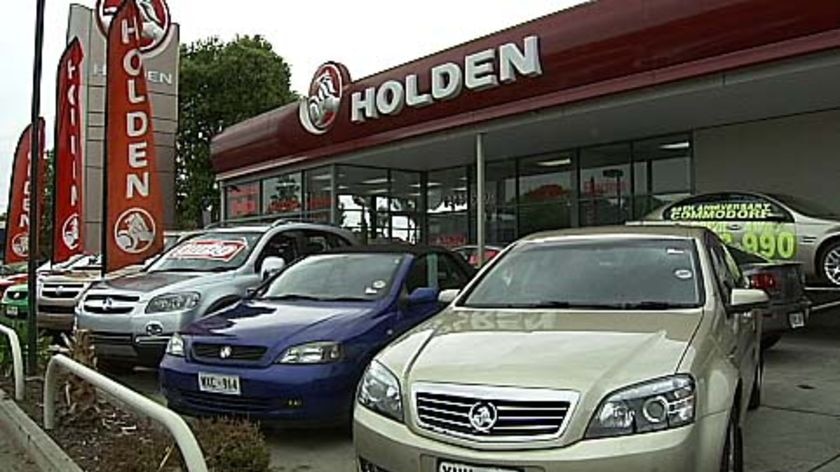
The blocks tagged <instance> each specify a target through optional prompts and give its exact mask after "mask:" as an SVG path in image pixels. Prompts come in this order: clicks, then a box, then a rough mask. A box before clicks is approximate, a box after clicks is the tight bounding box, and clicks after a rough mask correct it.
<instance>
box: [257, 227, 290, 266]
mask: <svg viewBox="0 0 840 472" xmlns="http://www.w3.org/2000/svg"><path fill="white" fill-rule="evenodd" d="M298 255H299V251H298V248H297V238H296V237H295V234H294V233H293V232H290V231H283V232H281V233H277V234H275V235H274V236H272V237H271V239H270V240H269V241H268V243H267V244H266V245H265V247H264V248H263V250H262V252H261V253H260V256H259V257H258V258H257V265H256V270H257V271H258V272H259V271H260V270H261V269H262V263H263V261H265V260H266V259H267V258H269V257H280V258H282V259H283V260H284V261H286V264H291V263H292V262H294V261H295V260H296V259H297V258H298Z"/></svg>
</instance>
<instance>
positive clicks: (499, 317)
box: [7, 222, 809, 472]
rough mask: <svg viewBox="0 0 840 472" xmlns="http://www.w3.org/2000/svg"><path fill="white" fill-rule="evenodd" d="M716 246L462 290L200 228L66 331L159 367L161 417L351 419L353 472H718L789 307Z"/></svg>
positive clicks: (571, 257) (540, 261) (265, 237)
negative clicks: (766, 345)
mask: <svg viewBox="0 0 840 472" xmlns="http://www.w3.org/2000/svg"><path fill="white" fill-rule="evenodd" d="M704 226H708V225H704ZM725 240H726V238H723V239H722V237H721V236H718V235H717V234H715V232H713V231H710V230H709V229H706V228H702V227H697V226H696V225H684V224H673V223H669V224H663V223H646V224H641V225H633V226H616V227H603V228H588V229H577V230H568V231H559V232H548V233H540V234H536V235H531V236H528V237H526V238H523V239H522V240H520V241H517V242H514V243H512V244H511V245H509V246H508V247H506V248H504V249H503V248H496V247H493V248H490V250H491V252H490V253H489V254H488V252H487V251H486V250H485V253H484V255H483V256H484V257H483V258H484V259H486V260H490V262H489V264H487V265H486V266H485V267H484V268H482V269H481V270H480V271H479V272H478V274H477V275H476V272H475V269H474V268H473V267H472V265H471V264H470V263H475V262H477V259H478V257H477V254H478V251H477V249H474V248H465V250H464V251H461V252H462V253H463V254H466V255H465V256H459V254H458V253H456V252H451V251H448V250H445V249H442V248H435V247H422V246H413V245H404V244H403V245H376V246H359V245H358V244H357V242H356V241H355V240H354V238H353V236H352V235H351V234H350V233H348V232H346V231H344V230H342V229H338V228H335V227H332V226H329V225H318V224H309V223H300V222H297V223H292V222H278V223H275V224H272V225H266V226H243V227H235V228H218V229H210V230H205V231H202V232H198V233H195V234H191V235H190V237H189V238H185V239H183V240H181V241H180V242H179V243H177V244H175V245H174V246H173V247H172V248H171V249H169V250H168V251H166V252H165V253H163V254H162V255H160V256H159V257H157V258H156V259H155V260H153V261H150V262H149V263H148V264H147V265H146V266H145V267H143V268H140V269H138V270H137V271H136V272H134V273H130V274H122V275H116V276H109V277H107V278H105V279H104V280H97V281H92V282H91V283H90V285H89V287H86V289H85V290H84V291H83V293H81V295H79V296H78V301H77V303H76V304H75V314H74V315H75V324H76V326H77V328H79V329H86V330H89V331H91V332H92V335H93V336H92V337H93V340H94V343H95V345H96V352H97V356H98V358H99V362H100V366H101V367H103V368H105V369H112V370H115V369H116V370H121V369H128V368H132V367H134V366H137V365H145V366H157V367H159V378H160V387H161V391H162V393H163V394H164V396H165V398H166V399H167V402H168V404H169V406H170V408H172V409H174V410H176V411H179V412H182V413H185V414H190V415H196V416H204V415H237V416H239V415H241V416H247V417H250V418H253V419H257V420H261V421H272V422H280V423H281V424H286V425H318V426H321V425H329V424H343V423H347V422H348V420H350V418H352V422H353V428H354V442H355V446H356V451H357V454H358V457H357V460H358V464H359V467H360V469H361V470H363V471H393V472H396V471H401V470H421V471H436V472H446V471H454V470H457V471H470V472H488V471H493V472H517V471H523V470H529V469H535V470H536V469H539V470H545V471H554V470H570V469H573V470H584V471H585V470H611V469H613V468H618V467H621V468H623V469H628V470H631V471H633V470H640V471H641V470H652V469H654V468H663V467H665V468H672V469H680V470H683V469H686V468H688V469H690V470H698V471H712V470H715V471H717V470H727V471H738V470H741V468H742V464H743V442H742V427H743V424H744V420H745V415H746V412H747V410H749V409H753V408H757V407H758V406H759V405H760V399H761V386H762V378H763V362H762V354H761V342H762V336H765V340H769V341H772V338H770V337H767V336H768V335H771V336H772V335H775V334H777V333H779V332H781V330H782V329H784V328H787V327H798V326H801V325H802V324H804V323H805V322H806V320H807V317H808V310H809V307H808V304H807V300H806V299H805V298H804V291H803V289H802V284H803V279H804V273H805V272H804V271H803V266H802V264H797V263H788V262H782V263H779V262H772V261H769V260H767V259H763V258H760V257H758V256H755V255H753V254H750V253H748V252H744V251H741V250H739V249H737V248H733V247H727V245H726V244H725V242H724V241H725ZM729 242H730V243H731V241H729ZM742 247H743V245H742ZM471 258H474V259H475V260H471ZM11 290H12V289H10V290H7V293H8V292H10V291H11ZM765 322H767V323H768V327H770V328H772V331H769V330H768V332H767V333H766V334H763V326H762V325H763V324H764V323H765ZM769 341H768V342H769Z"/></svg>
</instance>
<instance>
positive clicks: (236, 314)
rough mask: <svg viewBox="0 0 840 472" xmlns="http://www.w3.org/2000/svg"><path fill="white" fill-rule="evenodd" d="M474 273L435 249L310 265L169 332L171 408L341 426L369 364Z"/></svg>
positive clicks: (361, 252)
mask: <svg viewBox="0 0 840 472" xmlns="http://www.w3.org/2000/svg"><path fill="white" fill-rule="evenodd" d="M473 273H474V271H473V269H472V267H470V266H469V265H468V264H467V263H466V262H464V260H463V259H461V258H460V257H458V256H457V255H455V254H454V253H451V252H449V251H447V250H445V249H442V248H433V247H419V246H373V247H366V248H365V247H363V248H344V249H341V250H338V251H334V252H328V253H323V254H318V255H313V256H309V257H307V258H305V259H303V260H301V261H298V262H296V263H295V264H293V265H291V266H289V267H288V268H286V269H285V270H284V271H283V272H281V273H280V274H279V275H278V276H276V277H275V278H274V279H273V280H271V281H270V282H268V283H266V284H265V285H263V287H262V288H261V289H260V290H258V291H257V292H256V293H255V294H254V295H253V296H252V297H250V298H248V299H246V300H244V301H242V302H241V303H239V304H237V305H235V306H233V307H231V308H229V309H227V310H225V311H223V312H220V313H218V314H216V315H213V316H210V317H207V318H204V319H202V320H199V321H197V322H195V323H193V324H192V325H190V326H189V327H188V328H187V329H186V330H185V331H184V332H183V333H180V334H179V335H175V336H173V337H172V339H171V340H170V342H169V345H168V346H167V352H166V356H165V357H164V359H163V361H162V362H161V364H160V382H161V389H162V391H163V394H164V395H165V396H166V398H167V400H168V402H169V407H170V408H172V409H174V410H176V411H179V412H182V413H186V414H192V415H199V416H203V415H237V416H239V415H243V416H248V417H251V418H254V419H259V420H262V421H271V422H279V423H285V424H292V425H330V424H342V423H343V422H345V421H348V420H349V418H350V414H351V412H352V405H353V396H354V393H355V389H356V385H357V384H358V382H359V380H360V379H361V376H362V374H363V373H364V370H365V368H366V366H367V364H368V362H370V360H371V358H373V356H374V355H375V354H376V353H377V352H378V351H379V350H380V349H382V348H383V347H384V346H385V345H387V344H388V343H389V342H390V341H392V340H393V339H394V338H396V337H397V336H399V335H400V334H402V333H404V332H405V331H407V330H409V329H410V328H412V327H414V326H416V325H417V324H419V323H421V322H423V321H425V320H426V319H428V318H429V317H431V316H432V315H434V314H435V313H437V312H438V311H439V310H440V309H441V308H442V307H441V305H440V304H439V303H438V293H439V291H440V290H446V289H460V288H462V287H463V286H464V285H465V284H466V283H467V282H468V281H469V279H470V278H471V277H472V275H473Z"/></svg>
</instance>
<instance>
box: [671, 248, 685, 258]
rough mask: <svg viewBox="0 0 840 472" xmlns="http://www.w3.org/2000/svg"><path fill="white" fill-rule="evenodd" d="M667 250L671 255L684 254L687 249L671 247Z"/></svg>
mask: <svg viewBox="0 0 840 472" xmlns="http://www.w3.org/2000/svg"><path fill="white" fill-rule="evenodd" d="M667 252H668V255H669V256H682V255H683V254H685V249H677V248H673V247H669V248H668V251H667Z"/></svg>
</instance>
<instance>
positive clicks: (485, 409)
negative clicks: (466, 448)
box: [469, 402, 499, 433]
mask: <svg viewBox="0 0 840 472" xmlns="http://www.w3.org/2000/svg"><path fill="white" fill-rule="evenodd" d="M469 415H470V424H471V425H472V427H473V428H474V429H475V430H476V431H478V432H480V433H487V432H490V430H491V429H493V426H496V421H498V419H499V413H498V411H496V406H495V405H493V404H492V403H490V402H478V403H476V404H475V405H473V406H472V408H470V413H469Z"/></svg>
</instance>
